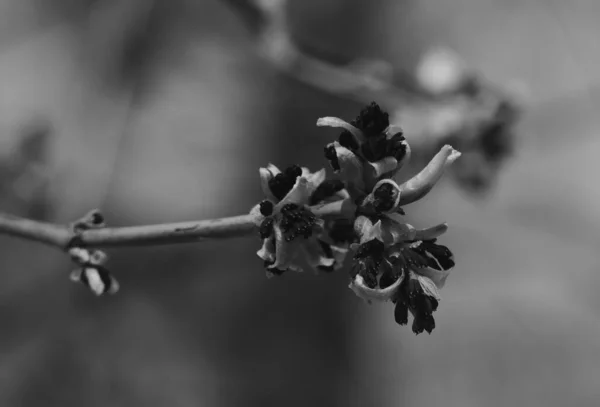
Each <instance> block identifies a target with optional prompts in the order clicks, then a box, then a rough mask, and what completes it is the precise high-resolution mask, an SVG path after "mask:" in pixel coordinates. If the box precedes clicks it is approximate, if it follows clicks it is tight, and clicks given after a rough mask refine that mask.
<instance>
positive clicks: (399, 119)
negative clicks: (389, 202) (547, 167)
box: [225, 0, 523, 192]
mask: <svg viewBox="0 0 600 407" xmlns="http://www.w3.org/2000/svg"><path fill="white" fill-rule="evenodd" d="M225 1H226V2H227V3H228V4H229V5H230V6H232V7H233V8H234V9H235V10H236V11H237V12H238V14H239V16H240V17H241V18H242V20H243V21H244V22H245V23H246V25H247V26H248V27H249V28H250V30H251V32H252V34H253V35H254V36H255V38H256V43H257V48H258V50H259V52H260V54H261V55H262V56H263V57H264V58H265V60H266V61H268V62H269V63H270V64H271V65H272V66H273V67H275V68H276V69H278V70H280V71H282V72H285V73H286V74H288V75H290V76H291V77H293V78H295V79H298V80H300V81H301V82H303V83H305V84H308V85H310V86H313V87H315V88H317V89H320V90H322V91H325V92H327V93H330V94H333V95H337V96H339V97H342V98H345V99H350V100H354V101H356V102H359V103H361V104H362V103H366V102H367V103H368V102H369V101H371V100H378V101H379V102H380V103H382V104H385V105H386V106H388V109H389V110H390V112H391V117H390V120H391V122H392V123H400V124H401V125H402V128H403V129H404V130H405V132H406V137H407V139H408V140H409V141H410V142H411V145H412V147H413V150H414V152H415V154H414V160H413V162H414V163H415V164H416V165H417V166H421V165H422V164H424V163H426V162H427V161H428V160H429V159H430V158H431V157H432V156H433V155H434V154H435V153H436V152H437V151H438V150H439V148H440V147H441V146H442V145H444V144H451V145H452V146H453V147H455V148H457V149H459V150H460V151H462V152H463V153H464V154H465V158H464V159H463V160H462V163H461V165H459V166H457V167H456V168H454V169H453V170H452V173H453V174H452V175H453V178H454V179H455V180H457V181H458V183H459V185H460V187H461V188H463V189H466V190H469V191H473V192H475V191H479V192H481V191H483V192H485V191H487V190H488V189H489V187H490V186H491V184H492V183H493V180H494V179H495V178H496V174H497V172H498V171H499V169H500V168H501V164H502V163H503V162H504V161H505V160H506V158H507V157H508V156H509V155H510V153H511V152H512V150H513V144H514V143H515V140H514V137H513V134H512V133H513V127H514V126H515V123H516V121H517V120H518V117H519V113H520V110H521V102H522V96H523V95H522V93H521V90H520V89H516V90H515V89H511V86H510V85H503V86H497V85H495V84H493V83H491V82H490V81H488V80H486V79H485V78H483V77H482V76H481V75H480V74H479V73H476V72H475V71H474V70H472V69H470V68H469V67H468V66H467V65H466V63H465V62H464V61H462V60H461V59H460V58H459V57H458V56H457V55H456V54H455V53H453V52H452V51H449V50H446V49H433V50H431V51H430V52H427V53H426V54H425V55H424V57H423V58H422V60H421V63H420V64H419V66H418V67H417V69H416V72H415V73H412V72H411V73H406V72H398V71H397V70H395V69H394V68H393V67H392V66H391V64H390V63H388V62H386V61H382V60H365V59H356V60H354V61H352V62H350V63H347V64H343V65H340V64H335V63H333V62H330V61H328V60H327V59H329V60H335V59H336V58H335V57H332V58H328V56H327V55H328V53H327V52H319V54H320V55H322V57H317V56H313V55H310V54H309V53H306V52H303V51H302V50H301V49H300V47H299V46H298V45H297V44H296V43H295V42H294V39H293V38H292V34H291V31H290V28H289V25H288V22H287V15H286V6H287V4H288V0H225ZM398 78H401V80H399V79H398Z"/></svg>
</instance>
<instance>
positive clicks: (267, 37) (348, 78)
mask: <svg viewBox="0 0 600 407" xmlns="http://www.w3.org/2000/svg"><path fill="white" fill-rule="evenodd" d="M225 1H226V2H227V3H228V4H229V5H231V6H232V7H233V8H234V9H235V10H236V11H237V12H238V14H239V15H240V17H241V18H242V20H243V21H244V22H245V24H246V26H248V27H249V28H250V30H251V31H252V33H253V34H254V35H255V36H256V40H257V47H258V50H259V52H260V53H261V55H262V56H263V57H264V58H265V59H266V60H267V61H269V63H271V64H272V65H273V66H274V67H276V68H277V69H279V70H281V71H283V72H285V73H287V74H288V75H290V76H292V77H294V78H296V79H298V80H300V81H301V82H303V83H306V84H308V85H311V86H314V87H315V88H317V89H321V90H323V91H326V92H328V93H332V94H335V95H339V96H341V97H344V98H348V99H351V100H355V101H357V102H359V103H364V102H365V101H367V100H371V99H376V100H378V101H379V102H380V103H382V104H385V105H393V106H397V105H398V104H399V103H401V102H403V101H404V102H405V101H407V100H410V99H412V98H415V97H424V96H425V95H419V94H418V93H415V92H414V89H411V90H408V89H404V88H401V87H398V86H396V85H395V84H394V83H393V80H392V78H393V76H394V72H393V68H392V66H391V65H390V64H389V63H388V62H386V61H383V60H365V59H359V60H355V61H353V62H351V63H349V64H346V65H335V64H333V63H330V62H328V61H326V60H323V59H320V58H317V57H314V56H311V55H309V54H307V53H305V52H302V51H301V50H300V48H299V47H298V46H297V44H296V43H295V42H294V40H293V38H292V36H291V32H290V29H289V25H288V22H287V16H286V6H287V3H288V2H287V0H225Z"/></svg>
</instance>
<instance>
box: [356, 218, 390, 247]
mask: <svg viewBox="0 0 600 407" xmlns="http://www.w3.org/2000/svg"><path fill="white" fill-rule="evenodd" d="M381 226H382V225H381V220H378V221H377V223H375V224H373V222H371V220H370V219H369V218H367V217H366V216H359V217H358V218H356V221H355V222H354V230H355V231H356V233H357V234H358V236H360V244H363V243H366V242H370V241H371V240H373V239H377V240H380V241H382V242H383V230H382V227H381Z"/></svg>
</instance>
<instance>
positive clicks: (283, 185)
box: [269, 165, 302, 200]
mask: <svg viewBox="0 0 600 407" xmlns="http://www.w3.org/2000/svg"><path fill="white" fill-rule="evenodd" d="M300 175H302V168H300V167H299V166H297V165H292V166H291V167H288V168H286V169H285V170H284V171H283V172H281V173H279V174H277V175H276V176H274V177H273V178H271V179H270V180H269V189H270V190H271V193H272V194H273V195H275V198H277V199H279V200H281V199H283V198H284V197H285V196H286V195H287V194H288V193H289V192H290V191H291V190H292V188H293V187H294V185H295V184H296V179H297V178H298V177H299V176H300Z"/></svg>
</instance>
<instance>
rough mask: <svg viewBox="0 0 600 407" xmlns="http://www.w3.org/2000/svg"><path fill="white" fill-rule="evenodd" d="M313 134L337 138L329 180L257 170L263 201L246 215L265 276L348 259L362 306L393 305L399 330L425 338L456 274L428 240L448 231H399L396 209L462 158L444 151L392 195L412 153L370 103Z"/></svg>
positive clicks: (327, 120)
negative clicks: (327, 132) (335, 131)
mask: <svg viewBox="0 0 600 407" xmlns="http://www.w3.org/2000/svg"><path fill="white" fill-rule="evenodd" d="M317 126H329V127H335V128H341V129H342V132H341V134H340V135H339V137H338V140H337V141H335V142H332V143H329V144H327V145H326V147H325V150H324V153H325V157H326V159H327V160H328V161H329V163H330V166H331V168H332V170H333V176H332V177H330V178H328V177H327V176H326V172H325V170H320V171H318V172H316V173H311V172H310V171H308V170H307V169H306V168H300V167H298V166H292V167H289V168H287V169H285V170H284V171H280V170H279V169H277V168H276V167H275V166H273V165H269V166H267V167H266V168H261V169H260V176H261V182H262V187H263V193H264V194H265V197H266V199H265V200H264V201H262V202H261V203H260V204H258V205H257V206H256V207H254V208H253V210H252V212H251V213H253V214H254V215H255V223H256V225H257V227H258V229H259V234H260V238H261V239H262V241H263V246H262V248H261V249H260V250H259V251H258V255H259V257H260V258H261V259H262V260H263V261H264V263H265V267H266V268H267V273H268V275H269V276H271V275H281V274H283V273H284V272H285V271H287V270H298V271H300V270H302V261H303V260H304V261H305V262H307V263H308V264H309V265H310V266H312V267H313V268H315V269H317V270H323V271H332V270H335V269H338V268H340V267H341V266H342V265H343V262H344V259H345V258H346V257H347V254H348V253H350V252H352V253H353V256H352V260H353V264H352V266H351V267H350V270H351V271H350V276H351V283H350V288H351V289H352V290H353V291H354V292H355V293H356V294H357V295H358V296H359V297H362V298H364V299H366V300H367V301H372V300H382V301H388V300H389V301H392V302H394V303H395V304H396V306H395V310H396V311H395V316H396V321H397V322H398V323H399V324H401V325H405V324H407V323H408V313H409V311H410V313H411V314H412V315H413V324H412V329H413V332H415V333H416V334H419V333H421V332H424V331H427V332H429V333H431V331H432V330H433V328H434V327H435V321H434V319H433V316H432V314H433V312H434V311H435V310H436V309H437V307H438V303H439V300H440V297H439V293H438V290H439V289H440V288H441V287H442V286H443V285H444V282H445V280H446V277H447V276H448V273H449V271H450V269H452V268H453V267H454V261H453V258H452V253H451V252H450V250H449V249H448V248H447V247H445V246H442V245H439V244H437V240H436V239H437V238H438V237H439V236H440V235H441V234H443V233H444V232H445V231H446V230H447V226H446V224H440V225H437V226H434V227H432V228H428V229H421V230H419V229H416V228H414V227H413V226H411V225H409V224H407V223H405V222H403V221H402V218H401V216H402V215H404V210H403V209H402V206H404V205H406V204H409V203H412V202H415V201H417V200H419V199H421V198H422V197H423V196H425V195H426V194H427V193H428V192H429V191H430V190H431V189H432V188H433V186H434V184H435V183H436V182H437V181H438V180H439V179H440V177H441V176H442V174H443V172H444V169H445V168H446V167H447V166H448V165H450V164H451V163H452V162H453V161H454V160H456V158H458V157H459V156H460V153H458V152H457V151H456V150H454V149H453V148H452V147H450V146H449V145H446V146H443V147H442V148H441V149H440V151H439V152H438V154H437V155H436V156H435V157H434V158H433V159H432V160H431V161H430V162H429V164H428V165H427V166H426V167H425V168H424V169H423V170H422V171H421V172H420V173H419V174H417V175H416V176H414V177H413V178H411V179H409V180H408V181H407V182H404V183H402V184H400V185H399V184H398V183H397V182H396V181H395V180H394V176H395V175H396V173H397V172H398V170H399V169H400V168H401V167H402V166H403V165H404V164H405V163H406V162H408V160H409V159H410V155H411V150H410V146H409V145H408V143H407V141H406V139H405V138H404V135H403V132H402V130H401V129H400V128H399V127H397V126H393V125H390V123H389V117H388V114H387V113H386V112H384V111H382V110H381V108H380V107H379V106H378V105H377V104H376V103H375V102H373V103H371V104H370V105H368V106H366V107H365V108H364V109H363V110H362V111H361V112H360V114H359V116H358V117H357V118H356V119H355V120H353V121H351V122H350V123H348V122H346V121H344V120H342V119H339V118H336V117H324V118H321V119H319V120H318V121H317ZM303 255H304V256H303ZM303 257H304V259H303Z"/></svg>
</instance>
